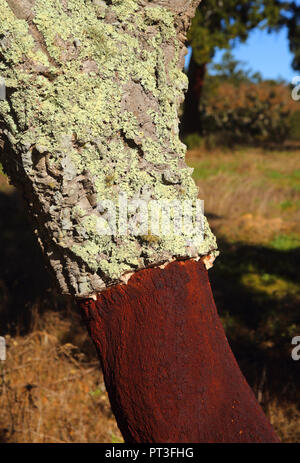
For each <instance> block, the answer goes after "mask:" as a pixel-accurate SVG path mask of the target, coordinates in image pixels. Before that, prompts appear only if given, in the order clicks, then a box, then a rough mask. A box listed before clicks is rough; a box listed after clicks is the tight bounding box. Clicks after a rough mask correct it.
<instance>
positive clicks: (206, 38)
mask: <svg viewBox="0 0 300 463" xmlns="http://www.w3.org/2000/svg"><path fill="white" fill-rule="evenodd" d="M299 18H300V6H297V4H296V2H295V1H281V0H252V1H249V0H240V1H239V2H236V1H235V0H226V2H225V1H223V0H203V1H202V2H201V5H200V7H198V9H197V11H196V15H195V17H194V19H193V22H192V26H191V28H190V30H189V33H188V40H189V44H190V45H191V46H192V48H193V59H194V60H195V61H196V63H197V64H199V65H200V64H204V63H208V62H210V61H211V59H212V58H213V56H214V54H215V51H216V49H217V48H221V49H222V48H223V49H224V48H229V47H231V46H232V42H233V43H235V42H239V41H242V42H244V41H245V40H246V39H247V37H248V35H249V32H250V31H251V30H252V29H254V28H255V27H258V26H259V27H261V28H267V29H268V30H269V31H272V30H280V29H281V28H282V27H286V28H287V31H288V38H289V45H290V50H291V52H292V53H293V55H294V59H293V62H292V66H293V68H294V69H300V24H299V23H300V21H299Z"/></svg>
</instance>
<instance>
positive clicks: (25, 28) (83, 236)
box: [0, 0, 217, 297]
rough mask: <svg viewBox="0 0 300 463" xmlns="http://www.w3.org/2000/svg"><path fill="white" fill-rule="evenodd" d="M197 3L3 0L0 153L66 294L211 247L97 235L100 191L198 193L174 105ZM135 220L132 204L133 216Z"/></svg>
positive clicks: (162, 195) (113, 194)
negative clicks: (3, 85)
mask: <svg viewBox="0 0 300 463" xmlns="http://www.w3.org/2000/svg"><path fill="white" fill-rule="evenodd" d="M198 3H199V1H198V0H194V1H193V0H190V1H187V0H155V1H150V0H148V1H147V0H106V1H102V0H22V1H20V0H0V76H1V77H3V78H4V79H5V82H6V87H7V99H6V100H5V101H0V123H1V126H0V130H2V136H3V139H4V142H5V146H4V149H3V150H2V155H1V162H2V163H3V164H4V167H5V169H6V171H7V172H8V174H9V176H10V178H11V179H12V181H13V183H14V184H16V185H17V186H18V187H20V188H21V189H22V190H23V192H24V196H25V199H26V201H27V202H28V205H29V210H30V213H31V215H32V217H33V218H34V221H35V223H36V228H37V232H38V236H39V240H40V243H41V245H42V247H43V248H44V252H45V254H46V256H47V258H48V261H49V263H50V264H51V267H52V269H53V270H54V273H55V275H56V277H57V279H58V281H59V284H60V286H61V289H62V291H63V292H64V293H68V294H74V295H76V296H80V297H83V296H89V295H92V294H94V293H95V292H99V291H101V290H102V289H104V288H105V287H106V286H109V285H112V284H116V283H119V282H120V281H121V279H122V277H123V275H124V274H126V273H129V272H133V271H136V270H137V269H141V268H144V267H147V266H152V265H158V264H161V263H164V262H169V261H171V260H172V259H174V258H177V259H183V258H188V257H195V258H197V257H199V256H204V255H207V254H212V255H214V254H216V253H217V251H216V241H215V238H214V236H213V234H212V233H211V231H210V229H209V226H208V223H207V221H206V219H204V240H202V236H199V237H197V236H193V237H192V238H193V240H192V242H193V245H192V246H191V245H190V243H191V240H190V239H189V238H191V237H189V236H185V235H181V236H175V235H174V234H172V235H163V236H158V237H153V236H151V235H149V234H145V235H142V236H138V237H137V236H132V235H120V236H118V235H116V236H110V235H101V234H99V232H98V224H99V221H101V223H102V224H103V221H104V219H105V216H104V215H103V213H102V212H101V210H100V209H99V208H98V207H97V204H98V203H99V201H101V200H107V199H108V200H112V199H113V200H115V198H117V197H118V195H119V193H121V192H122V193H125V194H126V195H127V198H128V199H131V198H136V199H150V198H151V199H153V200H162V199H163V200H180V201H183V200H185V199H195V198H196V197H197V189H196V186H195V185H194V182H193V180H192V178H191V171H190V169H189V168H188V167H187V166H186V165H185V163H184V155H185V146H184V145H183V144H182V143H181V142H180V140H179V136H178V114H177V111H178V106H179V104H180V103H181V101H182V99H183V92H184V90H185V89H186V87H187V79H186V76H185V75H184V73H183V72H182V68H183V64H184V55H185V52H186V49H185V46H184V41H185V32H186V30H187V28H188V25H189V22H190V19H191V17H192V16H193V14H194V10H195V8H196V6H197V5H198ZM132 215H133V218H134V212H133V213H132Z"/></svg>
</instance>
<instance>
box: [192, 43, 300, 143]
mask: <svg viewBox="0 0 300 463" xmlns="http://www.w3.org/2000/svg"><path fill="white" fill-rule="evenodd" d="M208 77H209V78H207V79H206V80H205V84H204V88H203V96H202V98H201V102H200V105H199V115H200V118H201V127H200V129H199V131H198V135H196V136H195V134H194V135H188V136H187V137H186V139H185V142H186V143H187V145H188V146H189V148H192V147H195V146H196V145H197V144H199V143H201V142H202V141H203V140H205V142H206V144H208V145H209V146H212V147H213V146H214V145H218V144H221V145H224V144H225V145H227V146H230V145H234V144H250V145H257V144H266V143H267V144H270V143H281V142H283V141H284V140H285V139H286V138H288V137H289V136H290V135H291V134H290V126H291V118H292V115H293V114H294V113H295V111H297V109H298V105H297V103H296V102H294V101H293V100H292V99H291V98H290V88H289V86H288V85H287V84H286V83H285V82H284V81H273V80H263V79H262V77H261V75H260V74H259V73H254V72H253V71H251V70H250V69H247V68H246V67H245V63H243V62H241V61H238V60H236V59H235V58H234V57H233V55H232V53H231V52H230V51H226V52H225V53H224V54H223V57H222V60H221V62H220V63H218V64H211V65H210V66H209V68H208ZM294 119H295V116H294V117H293V121H294V126H295V125H297V122H298V119H297V118H296V119H295V120H294ZM294 132H295V128H294ZM199 135H200V136H199Z"/></svg>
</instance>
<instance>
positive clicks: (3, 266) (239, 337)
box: [0, 149, 300, 442]
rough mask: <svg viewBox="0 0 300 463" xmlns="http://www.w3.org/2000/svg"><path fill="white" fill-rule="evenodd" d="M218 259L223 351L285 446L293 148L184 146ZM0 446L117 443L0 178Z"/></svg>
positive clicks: (295, 170)
mask: <svg viewBox="0 0 300 463" xmlns="http://www.w3.org/2000/svg"><path fill="white" fill-rule="evenodd" d="M187 161H188V163H189V165H191V166H192V167H194V168H195V170H194V178H195V181H196V182H197V184H198V186H199V196H200V198H201V199H204V201H205V210H206V214H207V216H208V218H209V222H210V224H211V226H212V228H213V230H214V231H215V233H216V235H217V238H218V244H219V248H220V251H221V255H220V256H219V257H218V259H217V260H216V262H215V265H214V268H213V269H211V270H210V278H211V283H212V287H213V292H214V295H215V299H216V303H217V306H218V309H219V312H220V315H221V318H222V321H223V324H224V327H225V329H226V332H227V335H228V338H229V340H230V344H231V346H232V348H233V351H234V353H235V355H236V357H237V359H238V362H239V364H240V366H241V368H242V370H243V372H244V374H245V376H246V377H247V379H248V381H249V383H250V385H251V386H252V388H253V389H254V391H255V393H256V395H257V397H258V400H259V401H260V403H261V404H262V406H263V407H264V409H265V411H266V413H267V414H268V415H269V417H270V420H271V422H272V423H273V425H274V426H275V428H276V430H277V431H278V433H279V435H280V437H281V438H282V440H283V441H285V442H300V393H299V390H300V387H299V386H300V362H294V361H292V359H291V355H290V353H291V339H292V337H293V336H295V335H300V314H299V302H300V279H299V273H300V272H299V267H300V151H286V152H276V151H270V152H263V151H261V152H260V151H259V150H257V149H256V150H254V149H243V150H237V151H235V152H224V151H214V152H203V151H201V152H199V151H190V152H189V153H188V156H187ZM0 214H1V218H2V220H1V225H0V244H1V246H0V249H1V251H0V252H1V254H2V256H1V260H0V312H1V327H0V335H4V334H5V335H6V339H7V344H8V358H7V361H6V362H3V365H1V366H0V408H1V420H0V442H121V441H122V438H121V435H120V433H119V431H118V429H117V426H116V423H115V421H114V418H113V416H112V413H111V410H110V407H109V402H108V398H107V395H106V392H105V388H104V384H103V378H102V375H101V373H100V372H99V370H98V363H97V358H96V355H95V351H94V348H93V346H92V344H91V342H90V340H89V338H88V336H87V334H86V332H85V329H84V327H82V325H81V322H80V317H79V315H78V313H77V311H76V308H75V307H74V306H73V305H72V302H71V301H69V300H67V299H65V298H62V297H61V296H59V295H57V293H56V291H55V289H53V288H54V286H53V284H52V282H51V281H50V279H49V277H48V274H47V272H46V270H45V269H44V264H43V260H42V258H41V253H40V250H39V248H38V246H37V244H36V242H35V238H34V237H33V235H32V232H31V229H30V226H29V224H28V222H27V217H26V213H25V212H24V210H23V204H22V201H21V199H20V198H19V196H18V195H17V193H16V192H15V190H14V189H13V188H12V187H10V186H9V185H8V184H7V180H6V178H5V177H4V176H3V175H0Z"/></svg>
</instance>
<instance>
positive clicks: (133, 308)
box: [79, 260, 278, 442]
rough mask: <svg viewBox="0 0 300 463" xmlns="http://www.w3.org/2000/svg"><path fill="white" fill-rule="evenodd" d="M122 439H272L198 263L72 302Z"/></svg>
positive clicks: (154, 272) (142, 275) (145, 274)
mask: <svg viewBox="0 0 300 463" xmlns="http://www.w3.org/2000/svg"><path fill="white" fill-rule="evenodd" d="M79 305H80V308H81V310H82V312H83V314H84V319H85V321H86V323H87V326H88V329H89V331H90V334H91V337H92V339H93V340H94V343H95V345H96V349H97V352H98V354H99V357H100V360H101V364H102V368H103V372H104V377H105V383H106V387H107V390H108V393H109V397H110V401H111V404H112V408H113V411H114V414H115V416H116V418H117V422H118V425H119V427H120V430H121V432H122V434H123V436H124V438H125V440H126V441H127V442H278V438H277V436H276V435H275V433H274V431H273V429H272V427H271V425H270V424H269V423H268V421H267V419H266V417H265V416H264V414H263V411H262V410H261V408H260V406H259V405H258V403H257V401H256V399H255V397H254V394H253V392H252V391H251V389H250V387H249V386H248V384H247V383H246V380H245V378H244V377H243V375H242V373H241V371H240V369H239V367H238V365H237V363H236V361H235V359H234V356H233V354H232V352H231V350H230V347H229V345H228V343H227V340H226V337H225V333H224V330H223V328H222V325H221V323H220V320H219V318H218V314H217V311H216V307H215V304H214V300H213V296H212V293H211V288H210V284H209V280H208V275H207V270H206V269H205V267H204V265H203V263H202V262H194V261H191V260H189V261H187V262H174V263H171V264H169V265H167V267H166V268H165V269H159V268H156V269H146V270H141V271H140V272H137V273H136V274H135V275H134V276H133V277H132V278H131V279H130V280H129V282H128V285H126V286H125V285H122V286H115V287H114V288H111V289H108V290H106V291H104V292H102V293H101V294H100V295H99V296H98V299H97V301H93V300H86V301H81V302H80V303H79Z"/></svg>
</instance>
